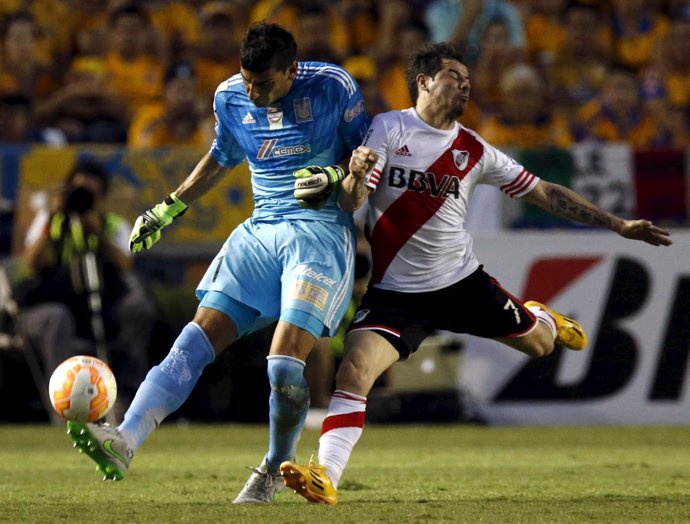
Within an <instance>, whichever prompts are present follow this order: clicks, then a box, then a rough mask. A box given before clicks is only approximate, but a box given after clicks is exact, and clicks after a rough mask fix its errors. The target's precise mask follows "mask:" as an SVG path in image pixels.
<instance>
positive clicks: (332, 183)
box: [293, 166, 345, 209]
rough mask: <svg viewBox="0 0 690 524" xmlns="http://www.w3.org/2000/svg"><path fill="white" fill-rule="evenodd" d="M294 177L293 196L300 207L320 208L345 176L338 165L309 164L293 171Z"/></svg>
mask: <svg viewBox="0 0 690 524" xmlns="http://www.w3.org/2000/svg"><path fill="white" fill-rule="evenodd" d="M293 175H294V176H295V178H296V179H297V180H295V191H294V193H293V194H294V197H295V199H296V200H297V201H298V202H299V205H300V207H305V208H309V209H320V208H321V207H322V206H323V204H324V203H325V202H326V199H327V198H328V196H329V195H330V194H331V193H332V192H333V191H334V190H335V189H336V188H337V187H338V184H340V181H341V180H342V179H343V178H345V171H343V168H342V167H340V166H327V167H321V166H309V167H305V168H302V169H299V170H297V171H295V172H294V173H293Z"/></svg>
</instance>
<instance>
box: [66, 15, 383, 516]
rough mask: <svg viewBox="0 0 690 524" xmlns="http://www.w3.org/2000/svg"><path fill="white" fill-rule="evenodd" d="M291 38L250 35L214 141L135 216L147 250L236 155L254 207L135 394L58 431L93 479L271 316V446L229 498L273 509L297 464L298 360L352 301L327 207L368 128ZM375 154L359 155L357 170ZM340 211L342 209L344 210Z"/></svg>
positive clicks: (344, 256) (347, 222)
mask: <svg viewBox="0 0 690 524" xmlns="http://www.w3.org/2000/svg"><path fill="white" fill-rule="evenodd" d="M296 51H297V46H296V44H295V40H294V38H293V36H292V35H291V34H290V33H289V32H287V31H286V30H284V29H283V28H281V27H280V26H278V25H276V24H268V23H259V24H256V25H253V26H252V27H250V29H249V30H248V31H247V34H246V35H245V37H244V40H243V43H242V47H241V50H240V65H241V68H240V73H239V74H236V75H235V76H232V77H231V78H229V79H228V80H226V81H225V82H223V83H222V84H221V85H220V86H219V87H218V89H217V90H216V94H215V100H214V109H215V114H216V138H215V140H214V142H213V145H212V147H211V150H210V152H209V153H208V154H206V155H205V156H204V157H203V158H202V159H201V160H200V162H199V163H198V164H197V166H196V167H195V168H194V170H193V171H192V173H191V174H190V175H189V176H188V177H187V179H186V180H185V181H184V182H183V183H182V184H181V185H180V187H179V188H177V189H176V190H175V191H174V192H173V193H171V194H170V195H169V196H168V197H167V198H166V199H165V200H164V202H162V203H160V204H158V205H156V206H155V207H153V208H152V209H150V210H148V211H146V212H145V213H144V214H143V215H141V216H140V217H139V218H138V219H137V221H136V223H135V225H134V229H133V231H132V235H131V238H130V249H131V250H132V251H134V252H138V251H141V250H142V249H149V248H151V247H152V245H153V244H154V243H155V242H157V241H158V240H159V239H160V236H161V229H162V228H163V227H165V226H167V225H168V224H170V223H171V222H172V220H173V219H174V218H175V217H178V216H180V215H181V214H182V213H184V211H185V210H186V209H187V205H188V204H189V203H190V202H192V201H193V200H195V199H197V198H199V197H200V196H202V195H203V194H204V193H206V192H207V191H209V190H210V189H211V188H212V187H213V186H214V184H215V183H216V182H217V181H218V180H219V179H220V178H221V177H222V176H223V175H225V174H226V172H227V170H228V168H232V167H233V166H235V165H237V164H239V163H240V162H241V161H242V160H244V159H245V158H246V159H247V161H248V163H249V166H250V169H251V177H252V187H253V192H254V202H255V209H254V213H253V215H252V216H251V217H250V218H249V219H247V220H246V221H245V222H244V223H242V224H241V225H240V226H238V227H237V228H236V229H235V230H234V231H233V232H232V233H231V235H230V237H229V238H228V239H227V241H226V242H225V244H224V245H223V247H222V248H221V250H220V252H219V253H218V255H217V256H216V257H215V259H214V260H213V261H212V262H211V264H210V266H209V268H208V270H207V272H206V275H205V276H204V277H203V279H202V280H201V282H200V284H199V287H198V288H197V296H198V298H199V299H200V304H199V308H198V309H197V311H196V314H195V316H194V319H193V321H192V322H190V323H189V324H187V325H186V326H185V327H184V329H183V330H182V332H181V333H180V335H179V336H178V338H177V340H176V341H175V343H174V344H173V347H172V349H171V350H170V353H169V354H168V355H167V356H166V357H165V359H164V360H163V361H162V362H161V363H160V364H159V365H157V366H155V367H153V368H152V369H151V370H150V371H149V373H148V375H147V376H146V379H145V380H144V382H143V383H142V384H141V386H140V387H139V389H138V391H137V394H136V396H135V398H134V400H133V402H132V404H131V406H130V408H129V410H128V411H127V413H126V414H125V416H124V421H123V422H122V424H121V425H120V426H118V427H117V428H114V427H112V426H109V425H107V424H79V423H74V422H68V433H69V434H70V437H71V438H72V439H73V440H74V443H75V445H76V446H78V447H79V448H80V449H82V450H83V451H84V452H85V453H86V454H87V455H88V456H89V457H90V458H92V459H93V460H94V461H95V462H96V463H97V464H98V468H99V470H100V471H101V472H102V473H103V474H104V478H109V479H113V480H120V479H121V478H122V477H123V476H124V474H125V472H126V471H127V468H128V466H129V463H130V461H131V459H132V456H133V454H134V452H135V451H136V450H137V449H138V448H139V446H141V444H142V443H143V441H144V439H145V438H146V437H147V436H148V435H149V434H150V433H151V432H152V431H153V430H154V429H155V428H156V427H157V426H158V424H160V423H161V421H162V420H163V419H164V418H165V417H166V416H167V415H168V414H170V413H171V412H173V411H175V410H176V409H178V408H179V407H180V406H181V405H182V404H183V402H184V401H185V400H186V399H187V397H188V396H189V395H190V393H191V391H192V389H193V387H194V385H195V384H196V382H197V380H198V378H199V376H200V375H201V372H202V370H203V369H204V367H205V366H206V365H207V364H209V363H210V362H212V361H213V359H214V357H215V355H217V354H218V353H219V352H220V351H222V350H223V349H225V348H226V347H228V346H229V345H231V344H232V343H233V342H234V341H235V340H237V338H238V337H240V336H242V335H244V334H246V333H250V332H252V331H255V330H258V329H260V328H261V327H264V326H266V325H268V324H269V323H271V322H273V321H275V320H276V319H278V324H277V328H276V330H275V334H274V336H273V340H272V343H271V348H270V352H269V356H268V357H267V358H268V378H269V381H270V385H271V396H270V400H269V405H270V417H269V418H270V427H269V446H268V452H267V453H266V455H265V457H264V459H263V460H262V462H261V464H260V465H259V466H257V467H256V468H255V469H254V470H253V473H252V474H251V476H250V477H249V480H248V481H247V484H246V485H245V487H244V489H243V490H242V492H241V493H240V494H239V495H238V496H237V498H235V500H234V502H235V503H251V502H258V503H262V502H263V503H266V502H272V501H273V498H274V495H275V494H276V492H277V491H279V490H280V489H282V488H283V486H284V483H283V480H282V478H281V477H280V473H279V467H280V464H281V462H283V461H285V460H291V459H292V458H293V457H294V453H295V445H296V442H297V440H298V438H299V435H300V433H301V431H302V427H303V425H304V420H305V417H306V414H307V410H308V407H309V391H308V386H307V383H306V381H305V379H304V376H303V370H304V363H305V360H306V358H307V356H308V355H309V352H310V351H311V350H312V348H313V347H314V345H315V344H316V341H317V340H318V338H319V337H321V336H330V335H333V334H334V333H335V331H336V330H337V328H338V324H339V323H340V320H341V318H342V316H343V315H344V313H345V312H346V310H347V308H348V304H349V300H350V295H351V293H352V285H353V269H354V268H353V266H354V253H355V246H354V242H355V237H354V229H353V221H352V213H351V209H349V210H348V209H341V208H340V207H339V205H338V202H337V198H338V191H337V190H336V189H337V187H338V185H339V184H341V183H342V184H348V183H351V180H352V178H353V177H352V175H349V174H347V175H346V173H345V171H344V170H343V169H342V168H341V167H340V166H338V164H339V163H343V162H346V161H347V159H348V157H349V155H350V153H351V151H352V150H354V149H355V148H357V146H358V145H359V144H360V143H361V142H362V139H363V138H364V135H365V134H366V131H367V128H368V125H369V120H368V118H367V116H366V112H365V111H364V102H363V99H362V95H361V93H360V91H359V88H358V86H357V84H356V83H355V81H354V80H353V79H352V77H351V76H350V75H349V74H348V73H347V72H346V71H345V70H344V69H342V68H341V67H339V66H335V65H332V64H327V63H321V62H296V61H295V57H296ZM374 160H375V159H374V158H372V159H365V163H366V164H367V167H372V166H373V161H374ZM343 205H345V203H343Z"/></svg>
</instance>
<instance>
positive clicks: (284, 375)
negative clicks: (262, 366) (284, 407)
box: [268, 356, 309, 404]
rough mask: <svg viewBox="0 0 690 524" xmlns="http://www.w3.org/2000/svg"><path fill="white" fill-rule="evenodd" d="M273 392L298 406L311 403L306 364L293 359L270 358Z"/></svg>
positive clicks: (269, 366) (269, 373)
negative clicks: (305, 373) (305, 370)
mask: <svg viewBox="0 0 690 524" xmlns="http://www.w3.org/2000/svg"><path fill="white" fill-rule="evenodd" d="M268 380H269V382H270V384H271V391H272V392H273V393H277V394H278V396H279V397H281V396H284V398H286V399H289V400H290V401H293V402H296V403H298V404H303V403H305V402H309V387H308V386H307V381H306V379H305V378H304V362H302V361H301V360H299V359H296V358H293V357H285V356H273V357H269V358H268Z"/></svg>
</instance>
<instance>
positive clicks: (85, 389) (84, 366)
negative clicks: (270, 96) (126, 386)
mask: <svg viewBox="0 0 690 524" xmlns="http://www.w3.org/2000/svg"><path fill="white" fill-rule="evenodd" d="M48 392H49V394H50V402H51V403H52V404H53V407H54V408H55V411H57V412H58V413H59V414H60V415H62V416H63V417H65V418H66V419H67V420H73V421H75V422H93V421H94V420H98V419H100V418H103V417H104V416H105V415H106V413H108V411H110V408H112V407H113V404H115V398H116V397H117V384H116V382H115V376H114V375H113V372H112V371H111V370H110V368H109V367H108V365H107V364H106V363H105V362H103V361H102V360H99V359H97V358H96V357H90V356H86V355H79V356H76V357H71V358H68V359H67V360H65V361H64V362H63V363H62V364H60V365H59V366H58V367H57V368H55V371H53V374H52V375H51V376H50V383H49V384H48Z"/></svg>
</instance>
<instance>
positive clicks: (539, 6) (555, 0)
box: [524, 0, 568, 64]
mask: <svg viewBox="0 0 690 524" xmlns="http://www.w3.org/2000/svg"><path fill="white" fill-rule="evenodd" d="M567 5H568V0H532V1H531V2H530V3H529V7H528V8H527V9H526V14H525V17H524V20H525V35H526V37H527V56H528V57H529V59H530V60H531V61H532V62H534V63H535V64H550V63H551V62H553V61H554V59H555V57H556V55H557V54H558V53H559V52H560V51H561V50H562V49H563V47H564V46H565V24H564V23H563V12H564V11H565V8H566V7H567Z"/></svg>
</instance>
